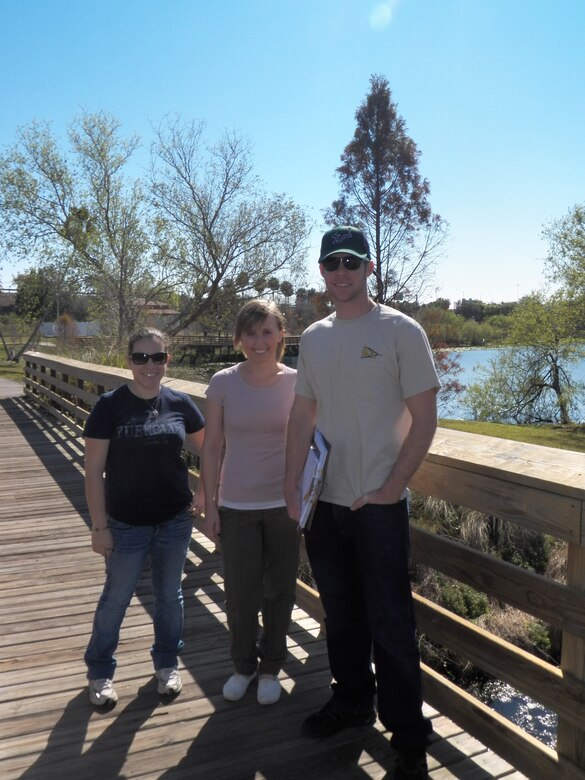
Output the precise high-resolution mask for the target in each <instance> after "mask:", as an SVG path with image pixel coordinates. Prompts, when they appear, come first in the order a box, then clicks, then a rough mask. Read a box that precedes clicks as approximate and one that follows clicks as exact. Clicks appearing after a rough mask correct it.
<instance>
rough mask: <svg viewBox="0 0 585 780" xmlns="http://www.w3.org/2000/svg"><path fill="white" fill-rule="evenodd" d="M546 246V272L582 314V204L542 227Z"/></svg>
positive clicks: (584, 253) (584, 225) (584, 220)
mask: <svg viewBox="0 0 585 780" xmlns="http://www.w3.org/2000/svg"><path fill="white" fill-rule="evenodd" d="M542 235H543V237H544V238H545V239H546V240H547V241H548V243H549V251H548V255H547V264H546V268H547V272H548V275H549V277H550V279H551V281H552V282H553V283H557V284H559V285H560V286H561V287H562V289H563V290H564V292H565V295H567V297H569V298H570V299H571V300H573V301H575V302H577V303H579V304H580V305H581V307H582V314H581V316H582V318H583V317H584V314H583V312H584V311H585V205H579V204H578V205H576V206H573V208H572V209H570V210H569V211H568V213H567V214H566V215H565V216H564V217H563V218H562V219H557V220H553V221H552V222H550V223H549V224H548V225H546V226H545V228H544V230H543V234H542Z"/></svg>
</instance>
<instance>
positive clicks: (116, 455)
mask: <svg viewBox="0 0 585 780" xmlns="http://www.w3.org/2000/svg"><path fill="white" fill-rule="evenodd" d="M169 360H170V357H169V355H168V353H167V351H166V337H165V336H164V335H163V334H162V333H161V332H160V331H158V330H155V329H154V328H147V329H145V330H143V331H140V332H139V333H136V334H134V335H133V336H132V337H131V339H130V343H129V347H128V365H129V367H130V369H131V371H132V380H131V381H130V382H129V383H128V384H127V385H122V386H121V387H119V388H117V389H116V390H112V391H111V392H108V393H105V394H104V395H102V396H101V397H100V398H99V399H98V401H97V403H96V405H95V406H94V408H93V410H92V411H91V414H90V415H89V418H88V420H87V423H86V425H85V430H84V437H85V492H86V498H87V503H88V507H89V513H90V516H91V531H92V534H91V536H92V548H93V550H94V552H96V553H98V554H99V555H103V556H104V558H105V561H106V582H105V585H104V590H103V593H102V595H101V598H100V600H99V603H98V606H97V609H96V613H95V617H94V623H93V632H92V635H91V639H90V641H89V644H88V646H87V650H86V652H85V662H86V664H87V677H88V680H89V695H90V700H91V702H92V703H93V704H95V705H96V706H105V705H108V704H109V705H112V704H114V703H115V702H116V701H117V699H118V696H117V694H116V691H115V690H114V685H113V682H112V680H113V677H114V671H115V668H116V658H115V656H114V653H115V651H116V647H117V645H118V641H119V636H120V627H121V625H122V621H123V619H124V615H125V613H126V609H127V608H128V604H129V603H130V600H131V598H132V596H133V594H134V591H135V590H136V585H137V583H138V580H139V578H140V575H141V573H142V570H143V568H144V563H145V561H146V559H147V557H149V556H150V559H151V566H152V588H153V595H154V606H153V623H154V644H153V645H152V648H151V655H152V660H153V663H154V670H155V675H156V678H157V682H158V692H159V693H160V694H167V695H176V694H178V693H179V692H180V690H181V688H182V683H181V678H180V676H179V672H178V669H177V655H178V653H179V651H180V650H181V649H182V647H183V639H182V635H183V594H182V590H181V578H182V574H183V568H184V565H185V558H186V556H187V552H188V549H189V542H190V539H191V532H192V528H193V520H192V515H193V514H194V513H198V512H199V511H200V507H202V506H203V500H202V497H200V500H199V501H196V500H195V498H194V497H193V494H192V493H191V490H190V488H189V482H188V469H187V463H186V459H185V457H184V453H183V447H184V444H185V442H188V443H189V444H190V445H192V448H193V449H195V450H196V451H197V452H200V451H201V448H202V445H203V426H204V420H203V417H202V415H201V412H200V411H199V409H198V408H197V407H196V406H195V404H194V403H193V401H192V400H191V398H189V396H188V395H186V394H185V393H180V392H177V391H176V390H172V389H171V388H169V387H166V386H164V385H161V380H162V378H163V377H164V375H165V373H166V368H167V365H168V364H169Z"/></svg>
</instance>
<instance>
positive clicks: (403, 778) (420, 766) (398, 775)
mask: <svg viewBox="0 0 585 780" xmlns="http://www.w3.org/2000/svg"><path fill="white" fill-rule="evenodd" d="M392 777H393V778H394V780H428V777H429V768H428V766H427V756H426V752H425V751H424V750H399V751H398V755H397V756H396V764H395V765H394V774H393V776H392Z"/></svg>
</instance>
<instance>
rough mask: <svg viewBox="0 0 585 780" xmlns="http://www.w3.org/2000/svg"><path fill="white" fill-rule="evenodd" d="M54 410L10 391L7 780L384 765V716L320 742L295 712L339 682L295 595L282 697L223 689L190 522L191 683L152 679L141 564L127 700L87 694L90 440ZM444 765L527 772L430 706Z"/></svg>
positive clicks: (203, 562)
mask: <svg viewBox="0 0 585 780" xmlns="http://www.w3.org/2000/svg"><path fill="white" fill-rule="evenodd" d="M56 441H59V437H58V436H56V435H55V431H54V430H53V429H52V427H51V424H50V423H48V422H46V421H44V420H43V419H41V418H38V417H37V415H35V413H34V412H30V410H28V408H27V407H26V405H25V404H24V402H23V401H22V400H21V399H10V398H8V399H5V400H1V401H0V442H1V446H0V776H1V777H2V778H3V780H16V778H19V779H20V780H53V779H55V780H57V778H58V780H70V779H71V780H78V778H81V777H82V778H98V777H99V778H100V780H114V778H142V780H161V779H162V778H165V779H168V780H187V778H188V779H189V780H262V779H265V780H288V778H291V779H292V778H295V779H296V778H299V777H302V778H303V780H317V778H318V779H319V780H338V779H339V780H342V779H343V780H347V779H349V780H353V778H355V779H356V780H365V779H366V778H388V777H390V774H389V772H390V769H391V766H392V763H393V757H392V751H391V749H390V747H389V736H388V734H387V733H385V732H384V730H383V728H382V727H381V726H380V724H377V725H376V727H372V728H366V729H360V730H353V731H352V730H349V731H347V732H342V733H341V734H339V735H337V736H336V737H334V738H332V739H331V740H327V741H324V742H321V741H314V740H307V739H303V738H302V736H301V734H300V723H301V721H302V720H303V718H304V717H305V716H306V715H307V713H309V712H311V711H312V710H314V709H316V708H318V707H319V706H321V704H322V703H323V701H324V700H325V699H326V697H327V686H328V684H329V681H330V676H329V668H328V662H327V652H326V647H325V643H324V641H323V638H322V636H321V635H320V631H319V626H318V624H317V623H316V622H315V621H314V620H312V619H311V618H310V617H308V616H307V615H306V614H305V613H304V612H303V611H302V610H301V609H299V608H295V611H294V613H293V620H292V623H291V629H290V632H289V637H288V646H289V658H288V660H287V664H286V667H285V670H284V672H283V673H282V675H281V678H282V684H283V688H284V692H283V696H282V699H281V701H280V702H279V704H278V705H275V706H274V707H261V706H259V705H258V704H257V702H256V701H255V697H254V695H253V689H252V690H251V691H250V694H249V695H248V696H246V697H245V698H244V700H242V701H241V702H237V703H234V704H232V703H228V702H226V701H224V699H223V697H222V696H221V688H222V685H223V682H224V681H225V679H226V677H227V676H228V675H229V674H230V671H231V662H230V659H229V652H228V642H227V629H226V617H225V612H224V592H223V580H222V573H221V558H220V556H218V555H217V554H216V553H215V552H214V551H213V547H212V545H211V544H210V542H209V541H208V540H207V539H206V538H205V537H203V536H202V535H201V534H199V533H197V532H195V533H194V536H193V540H192V545H191V550H190V553H189V558H188V561H187V565H186V568H185V577H184V581H183V588H184V593H185V616H186V631H185V641H186V650H185V652H184V653H183V654H182V656H181V668H182V676H183V681H184V688H183V691H182V693H181V695H180V696H179V697H178V698H177V699H176V700H175V701H172V702H168V701H163V700H162V699H161V697H159V696H158V695H157V693H156V686H155V682H154V680H153V677H152V666H151V661H150V657H149V652H148V649H149V647H150V644H151V642H152V623H151V619H150V616H149V611H150V609H151V605H152V595H151V590H150V584H149V580H148V576H147V575H146V576H145V577H143V579H142V581H141V583H140V586H139V588H138V590H137V595H136V596H135V598H134V599H133V600H132V603H131V605H130V607H129V610H128V614H127V616H126V620H125V622H124V625H123V628H122V635H121V641H120V647H119V652H118V659H119V664H120V665H119V670H118V673H117V676H116V687H117V690H118V694H119V697H120V698H119V702H118V704H117V706H116V707H115V708H114V709H113V710H109V711H105V712H101V711H97V710H95V709H94V708H92V707H91V705H90V704H89V700H88V696H87V691H86V687H85V686H86V680H85V667H84V664H83V651H84V649H85V645H86V643H87V639H88V636H89V632H90V630H91V621H92V617H93V610H94V608H95V604H96V602H97V598H98V597H99V594H100V592H101V587H102V582H103V562H102V560H101V559H100V558H99V557H98V556H96V555H94V554H93V553H92V552H91V549H90V544H89V534H88V528H87V514H86V508H85V502H84V497H83V476H82V463H81V453H80V450H79V448H78V447H77V448H76V447H75V446H69V445H66V444H59V446H56V444H55V442H56ZM427 712H428V714H429V715H430V716H431V717H432V718H433V721H434V724H435V737H434V742H433V744H432V745H431V747H430V750H429V767H430V769H431V777H432V778H433V779H434V780H441V779H442V778H447V777H449V778H453V777H456V778H458V780H468V779H469V778H478V779H479V780H489V778H495V777H509V778H513V779H514V780H521V776H520V775H519V774H518V773H515V772H514V769H513V768H512V767H511V766H509V764H506V762H503V761H502V760H501V759H500V758H498V757H497V756H495V755H494V754H493V753H491V751H488V750H487V749H486V748H485V747H484V746H483V745H481V744H480V743H479V742H477V740H474V739H472V738H471V737H469V735H466V734H465V733H464V732H462V731H461V729H460V728H458V727H457V726H456V725H455V724H453V723H452V722H451V721H449V720H448V719H446V718H444V717H442V716H441V715H440V714H439V713H437V712H435V711H432V710H431V709H430V708H428V707H427Z"/></svg>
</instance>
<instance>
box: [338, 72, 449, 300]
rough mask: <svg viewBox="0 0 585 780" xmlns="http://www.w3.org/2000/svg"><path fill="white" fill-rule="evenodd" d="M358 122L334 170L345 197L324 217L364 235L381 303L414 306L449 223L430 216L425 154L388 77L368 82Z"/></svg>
mask: <svg viewBox="0 0 585 780" xmlns="http://www.w3.org/2000/svg"><path fill="white" fill-rule="evenodd" d="M355 116H356V120H357V126H356V129H355V132H354V136H353V139H352V140H351V141H350V143H349V144H348V145H347V146H346V147H345V149H344V151H343V154H342V155H341V165H340V167H339V168H337V174H338V177H339V182H340V189H341V191H340V195H339V198H338V199H337V200H336V201H334V203H333V204H332V206H331V208H330V209H328V210H327V211H326V212H325V219H326V221H327V222H328V223H329V224H331V225H335V224H337V225H339V224H351V225H356V226H358V227H361V228H362V229H363V230H364V231H365V233H366V234H367V236H368V239H369V242H370V248H371V250H372V253H373V258H374V259H375V263H376V272H377V274H376V283H377V291H376V298H377V300H378V301H381V302H391V301H395V300H401V299H402V298H408V299H411V300H413V299H416V297H417V296H419V295H420V294H421V293H422V292H423V290H424V289H425V287H426V286H427V285H428V284H429V282H430V279H431V277H432V273H433V269H434V266H435V263H436V261H437V259H438V256H439V252H440V249H441V247H442V244H443V242H444V240H445V237H446V223H445V222H444V221H443V220H442V219H441V218H440V217H439V216H438V215H437V214H433V212H432V210H431V207H430V204H429V193H430V187H429V183H428V181H427V180H426V179H424V178H423V177H422V176H421V175H420V173H419V170H418V164H419V157H420V152H419V151H418V149H417V147H416V144H415V143H414V141H413V140H412V139H411V138H410V137H409V136H408V135H407V132H406V125H405V122H404V120H403V119H402V118H401V117H400V116H399V115H398V112H397V108H396V105H395V104H394V103H393V102H392V95H391V92H390V87H389V85H388V81H387V80H386V79H385V78H383V77H381V76H377V75H374V76H372V77H371V79H370V92H369V94H368V95H367V97H366V99H365V100H364V102H363V103H362V104H361V105H360V107H359V108H358V110H357V112H356V115H355Z"/></svg>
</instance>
